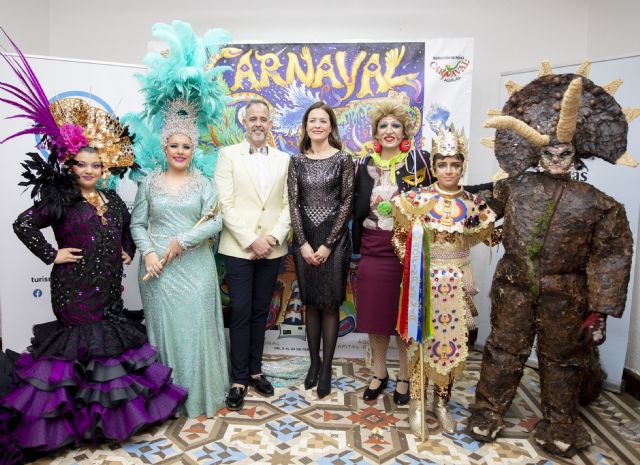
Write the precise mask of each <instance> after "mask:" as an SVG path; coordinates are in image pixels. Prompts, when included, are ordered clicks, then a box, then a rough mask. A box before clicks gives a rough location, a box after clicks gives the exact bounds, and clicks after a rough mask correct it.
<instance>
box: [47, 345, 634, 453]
mask: <svg viewBox="0 0 640 465" xmlns="http://www.w3.org/2000/svg"><path fill="white" fill-rule="evenodd" d="M283 358H286V357H283ZM480 359H481V355H480V354H479V353H477V352H474V353H472V355H471V357H470V360H469V362H468V367H467V372H466V374H465V376H464V377H463V379H461V380H459V381H458V383H457V385H456V386H455V388H454V392H453V395H452V407H453V412H454V415H455V417H456V418H457V419H459V420H460V423H459V425H458V431H461V430H462V429H463V427H464V425H463V423H464V419H465V417H467V416H468V414H469V413H468V410H467V407H468V405H469V402H470V401H472V399H473V395H474V387H475V384H476V382H477V379H478V376H479V366H480ZM391 374H392V378H393V372H391ZM369 376H370V372H369V370H368V369H367V368H365V367H364V365H363V362H362V361H358V360H344V359H340V360H336V361H335V363H334V385H333V391H332V394H331V395H330V396H328V397H325V398H324V399H322V400H321V401H320V400H318V398H317V396H316V394H315V391H305V390H304V387H303V386H302V384H301V383H300V384H297V385H293V386H290V387H287V388H277V389H276V393H275V395H274V396H273V397H271V398H262V397H259V396H257V395H256V394H254V393H253V392H250V394H249V395H248V396H247V400H246V404H245V408H244V409H243V410H241V411H239V412H230V411H228V410H226V409H223V410H221V411H220V412H218V415H217V416H216V417H215V418H210V419H208V418H195V419H187V418H178V419H176V420H173V421H170V422H167V423H164V424H162V425H159V426H156V427H154V428H152V429H149V430H147V431H146V432H145V433H144V434H140V435H138V436H135V437H133V438H131V439H130V440H129V441H128V442H126V443H122V444H110V445H102V446H100V447H84V448H80V449H74V450H66V451H64V452H62V453H61V454H60V455H59V456H56V457H48V458H42V459H40V460H38V461H37V462H35V463H36V464H45V463H47V464H49V463H50V464H53V465H75V464H78V465H85V464H86V465H89V464H90V465H98V464H104V465H130V464H131V465H143V464H167V465H168V464H188V465H212V464H223V463H234V464H271V465H280V464H282V465H287V464H301V465H308V464H312V463H317V464H321V465H352V464H353V465H356V464H357V465H360V464H362V465H364V464H389V465H391V464H393V465H409V464H461V465H462V464H473V465H476V464H487V465H515V464H540V465H542V464H553V463H563V464H564V463H575V464H603V465H604V464H617V463H620V464H638V463H640V443H635V442H629V441H626V440H624V439H623V438H621V437H620V435H619V434H618V433H617V427H618V426H619V425H620V424H623V423H626V422H628V421H630V420H634V419H637V418H638V417H639V416H640V415H639V413H638V410H637V408H638V406H640V402H638V401H636V400H634V399H633V398H631V397H630V396H628V395H615V394H611V393H609V392H604V393H603V394H602V395H601V397H600V399H599V400H598V401H597V402H596V403H595V404H594V405H591V406H589V407H588V408H586V409H584V410H583V411H582V420H583V421H584V422H585V424H586V425H587V427H588V428H589V430H590V432H591V435H592V437H593V439H594V445H593V446H592V447H591V448H590V449H589V450H588V451H587V452H585V453H582V454H580V455H578V456H576V457H575V458H574V459H573V461H567V460H562V459H558V458H552V457H550V456H547V455H546V454H544V452H542V451H541V450H540V449H539V448H538V447H537V446H536V445H535V442H534V441H533V440H532V438H531V436H530V434H529V432H530V431H531V430H532V428H533V426H534V425H535V423H536V421H537V420H538V418H539V416H540V403H539V397H538V395H539V384H538V375H537V372H536V371H535V370H532V369H529V368H527V370H526V373H525V376H524V377H523V380H522V383H521V385H520V388H519V389H518V395H517V397H516V399H515V400H514V402H513V406H512V408H511V410H510V411H509V414H508V418H506V421H507V424H508V427H507V429H506V430H505V431H504V433H503V436H502V438H500V439H499V440H498V441H497V442H495V443H493V444H483V443H478V442H476V441H474V440H472V439H471V438H470V437H468V436H466V435H464V434H462V433H461V432H458V433H456V434H446V433H444V434H443V432H442V430H440V429H439V428H438V425H437V421H436V420H435V418H432V417H430V418H429V427H430V433H431V435H430V437H429V439H428V441H427V442H426V443H424V444H421V443H420V442H419V441H418V440H417V439H416V437H414V436H413V434H411V432H410V431H409V428H408V424H407V415H408V410H407V407H406V406H404V407H397V406H396V405H395V404H394V403H393V400H392V397H391V396H392V392H393V389H394V387H395V386H394V383H393V382H390V383H389V386H388V388H387V391H386V395H384V396H381V397H380V398H379V399H378V400H377V402H375V403H366V402H364V401H363V400H362V398H361V396H362V391H363V390H364V388H365V386H366V383H367V382H368V379H369Z"/></svg>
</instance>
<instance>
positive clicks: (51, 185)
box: [18, 149, 82, 220]
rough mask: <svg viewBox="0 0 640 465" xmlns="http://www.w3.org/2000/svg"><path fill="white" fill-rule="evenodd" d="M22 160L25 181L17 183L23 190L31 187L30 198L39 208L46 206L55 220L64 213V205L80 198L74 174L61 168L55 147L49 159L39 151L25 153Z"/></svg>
mask: <svg viewBox="0 0 640 465" xmlns="http://www.w3.org/2000/svg"><path fill="white" fill-rule="evenodd" d="M27 157H28V158H27V160H25V161H24V162H22V167H23V168H24V169H25V171H24V172H23V173H22V177H23V178H25V181H22V182H20V183H18V185H20V186H24V187H25V190H26V189H27V188H29V187H31V198H32V199H33V200H37V201H38V203H37V205H38V207H39V208H46V209H47V211H48V212H49V214H50V215H51V216H52V217H53V218H55V219H56V220H60V219H61V218H62V215H63V214H64V209H65V206H67V205H71V204H73V203H75V202H79V201H80V200H82V194H81V193H80V189H78V185H77V184H76V181H75V175H73V174H71V173H69V172H68V171H65V170H62V169H61V168H60V164H59V163H58V159H57V154H56V151H55V149H54V150H52V151H51V154H50V155H49V161H47V160H45V159H44V158H42V155H40V154H39V153H34V152H30V153H27Z"/></svg>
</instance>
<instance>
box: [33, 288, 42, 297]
mask: <svg viewBox="0 0 640 465" xmlns="http://www.w3.org/2000/svg"><path fill="white" fill-rule="evenodd" d="M33 296H34V297H35V298H36V299H39V298H40V297H42V289H34V290H33Z"/></svg>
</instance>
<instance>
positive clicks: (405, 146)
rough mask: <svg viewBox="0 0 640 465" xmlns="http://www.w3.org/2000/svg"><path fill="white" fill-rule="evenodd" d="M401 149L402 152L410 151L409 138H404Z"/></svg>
mask: <svg viewBox="0 0 640 465" xmlns="http://www.w3.org/2000/svg"><path fill="white" fill-rule="evenodd" d="M399 149H400V151H401V152H408V151H409V150H410V149H411V142H410V141H409V139H402V141H401V142H400V146H399Z"/></svg>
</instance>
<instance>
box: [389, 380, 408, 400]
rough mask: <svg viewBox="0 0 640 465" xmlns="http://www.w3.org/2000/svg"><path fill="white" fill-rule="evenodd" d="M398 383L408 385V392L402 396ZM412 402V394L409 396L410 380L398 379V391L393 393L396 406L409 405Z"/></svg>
mask: <svg viewBox="0 0 640 465" xmlns="http://www.w3.org/2000/svg"><path fill="white" fill-rule="evenodd" d="M398 383H407V392H405V393H404V394H400V393H399V392H398ZM409 400H411V394H409V380H408V379H398V378H396V389H395V391H393V401H394V402H395V403H396V405H407V404H408V403H409Z"/></svg>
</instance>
